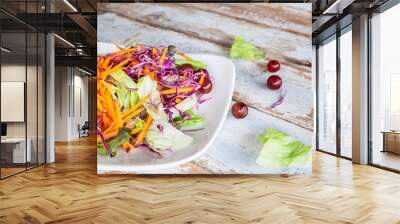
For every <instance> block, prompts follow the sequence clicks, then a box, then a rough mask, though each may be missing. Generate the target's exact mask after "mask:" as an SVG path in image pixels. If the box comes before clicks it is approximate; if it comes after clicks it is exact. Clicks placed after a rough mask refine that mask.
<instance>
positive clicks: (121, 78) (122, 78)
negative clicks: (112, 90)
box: [110, 69, 137, 89]
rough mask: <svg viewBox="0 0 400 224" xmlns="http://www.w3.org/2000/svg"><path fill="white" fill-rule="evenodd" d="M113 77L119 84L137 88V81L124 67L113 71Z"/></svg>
mask: <svg viewBox="0 0 400 224" xmlns="http://www.w3.org/2000/svg"><path fill="white" fill-rule="evenodd" d="M110 76H111V78H113V79H114V80H115V81H117V83H118V85H123V86H125V87H126V88H128V89H136V87H137V86H136V83H135V82H134V81H133V80H132V78H131V77H129V76H128V74H126V73H125V72H124V71H123V70H122V69H120V70H117V71H115V72H112V73H111V74H110Z"/></svg>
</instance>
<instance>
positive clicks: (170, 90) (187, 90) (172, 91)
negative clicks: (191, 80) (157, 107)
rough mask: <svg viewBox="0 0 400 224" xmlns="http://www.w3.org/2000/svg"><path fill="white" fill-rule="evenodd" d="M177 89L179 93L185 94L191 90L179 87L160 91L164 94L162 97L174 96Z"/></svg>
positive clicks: (190, 88)
mask: <svg viewBox="0 0 400 224" xmlns="http://www.w3.org/2000/svg"><path fill="white" fill-rule="evenodd" d="M177 89H178V91H179V92H181V93H186V92H190V91H192V90H193V88H192V87H180V88H171V89H165V90H163V91H161V93H162V94H164V95H166V94H174V93H176V90H177Z"/></svg>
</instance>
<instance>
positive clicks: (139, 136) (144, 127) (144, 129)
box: [135, 115, 153, 146]
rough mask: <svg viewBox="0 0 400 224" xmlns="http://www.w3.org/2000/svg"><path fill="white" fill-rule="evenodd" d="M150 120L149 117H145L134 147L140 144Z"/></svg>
mask: <svg viewBox="0 0 400 224" xmlns="http://www.w3.org/2000/svg"><path fill="white" fill-rule="evenodd" d="M152 120H153V119H152V118H151V116H150V115H147V117H146V121H145V123H144V126H143V129H142V131H140V133H139V135H138V136H137V138H136V142H135V146H138V145H140V144H142V142H143V139H144V136H145V135H146V133H147V130H148V129H149V127H150V124H151V121H152Z"/></svg>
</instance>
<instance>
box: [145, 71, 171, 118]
mask: <svg viewBox="0 0 400 224" xmlns="http://www.w3.org/2000/svg"><path fill="white" fill-rule="evenodd" d="M138 94H139V98H140V99H142V98H143V97H145V96H147V95H149V94H150V97H149V99H148V100H146V102H145V103H144V104H143V105H144V108H146V111H147V113H149V114H150V116H151V117H152V118H153V119H154V120H163V121H167V120H168V116H167V114H166V113H165V112H164V106H163V105H162V102H161V96H160V93H159V92H158V90H157V82H156V81H154V80H152V79H151V78H150V77H148V76H145V77H143V78H141V79H140V80H139V82H138Z"/></svg>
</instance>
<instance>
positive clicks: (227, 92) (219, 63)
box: [97, 42, 236, 173]
mask: <svg viewBox="0 0 400 224" xmlns="http://www.w3.org/2000/svg"><path fill="white" fill-rule="evenodd" d="M114 51H118V48H116V47H115V45H113V44H109V43H101V42H99V43H97V53H98V55H105V54H107V53H111V52H114ZM190 56H191V57H192V58H193V59H196V60H200V61H202V62H203V63H205V64H206V65H207V70H208V71H209V73H210V75H211V77H212V83H213V89H212V91H211V93H209V94H207V95H205V97H206V98H210V100H208V101H206V102H204V103H203V104H201V105H200V106H199V113H200V114H201V115H203V116H204V118H205V128H204V129H203V130H199V131H191V132H185V134H188V135H190V136H192V137H193V139H194V140H193V143H192V144H191V145H190V146H188V147H187V148H184V149H180V150H178V151H174V152H172V153H170V154H169V155H168V156H166V157H164V158H162V159H157V158H153V157H152V156H151V155H148V154H147V153H146V152H144V151H143V150H141V149H136V150H131V152H129V153H127V152H125V151H124V150H122V149H121V150H119V151H118V153H117V156H115V157H113V158H110V157H105V156H100V155H98V156H97V172H98V173H140V171H146V170H155V169H160V170H161V169H165V168H168V167H171V166H178V165H180V164H183V163H187V162H190V161H192V160H194V159H196V158H197V157H199V156H200V155H201V154H203V153H204V152H205V151H206V150H207V149H208V148H209V146H210V145H211V144H212V143H213V141H214V139H215V138H216V136H217V135H218V133H219V131H220V129H221V127H222V124H223V122H224V120H225V118H226V115H227V113H228V111H229V107H230V102H231V99H232V94H233V87H234V84H235V74H236V72H235V66H234V64H233V63H232V61H231V60H229V59H227V58H225V57H221V56H216V55H204V54H191V55H190Z"/></svg>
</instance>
